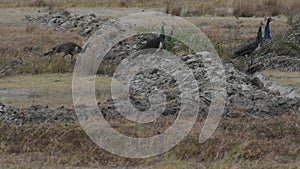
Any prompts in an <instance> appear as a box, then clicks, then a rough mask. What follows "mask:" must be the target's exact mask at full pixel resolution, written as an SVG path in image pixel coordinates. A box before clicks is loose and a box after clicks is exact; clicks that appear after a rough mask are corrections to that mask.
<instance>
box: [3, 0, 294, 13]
mask: <svg viewBox="0 0 300 169" xmlns="http://www.w3.org/2000/svg"><path fill="white" fill-rule="evenodd" d="M0 7H1V8H7V7H104V8H108V7H110V8H116V7H122V8H133V7H140V8H161V9H166V11H167V12H168V13H172V14H175V15H179V14H180V13H182V14H184V15H207V14H209V15H218V16H228V15H235V16H246V17H247V16H263V17H264V16H276V15H281V14H285V15H289V14H291V12H292V11H297V10H299V8H300V1H298V0H210V1H207V0H163V1H161V0H66V1H60V0H27V1H23V0H12V1H11V0H2V1H1V2H0Z"/></svg>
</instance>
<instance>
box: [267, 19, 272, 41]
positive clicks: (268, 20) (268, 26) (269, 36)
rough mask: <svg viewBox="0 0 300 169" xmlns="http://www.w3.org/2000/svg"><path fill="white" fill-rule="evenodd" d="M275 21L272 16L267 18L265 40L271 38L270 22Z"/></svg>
mask: <svg viewBox="0 0 300 169" xmlns="http://www.w3.org/2000/svg"><path fill="white" fill-rule="evenodd" d="M271 21H273V19H272V18H268V19H267V24H266V27H265V40H268V39H271V33H270V22H271Z"/></svg>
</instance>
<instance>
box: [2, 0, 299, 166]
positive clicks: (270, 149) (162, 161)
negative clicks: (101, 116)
mask: <svg viewBox="0 0 300 169" xmlns="http://www.w3.org/2000/svg"><path fill="white" fill-rule="evenodd" d="M176 1H177V2H176V4H179V5H180V6H181V7H182V8H184V10H186V9H188V10H189V11H190V12H191V14H193V15H197V17H186V19H187V20H189V21H191V22H192V23H194V24H195V25H196V26H198V27H199V28H201V30H203V32H205V33H206V34H207V36H208V37H209V38H210V39H211V41H212V42H213V44H214V45H215V47H216V49H217V50H218V52H219V55H220V56H221V57H222V58H223V59H230V57H231V56H232V50H233V49H234V48H235V47H236V46H237V45H238V44H240V43H242V42H245V41H247V40H248V39H250V38H255V36H256V32H257V26H258V24H259V23H260V22H261V21H264V17H265V16H271V15H277V14H278V15H280V16H276V17H274V18H275V21H274V22H272V25H271V26H272V35H276V34H279V35H280V34H281V33H282V32H284V31H286V30H287V28H288V24H287V21H288V17H287V16H282V15H281V14H286V15H290V14H291V13H292V12H293V10H294V9H297V8H298V7H299V6H300V4H299V1H298V0H285V1H283V0H253V1H243V0H225V1H220V0H212V1H206V0H197V1H196V0H187V1H182V0H176ZM170 2H171V1H168V0H165V1H158V0H100V1H98V0H66V1H59V0H27V1H23V0H12V1H11V0H1V1H0V14H1V15H0V68H4V67H7V68H6V69H7V71H8V72H7V74H6V75H5V76H2V75H1V74H0V102H1V103H5V104H8V105H11V106H15V107H18V108H20V107H29V106H31V105H48V106H50V107H51V108H52V107H53V108H57V107H59V106H62V105H64V106H66V107H72V95H71V94H72V91H71V88H72V71H73V67H74V65H72V64H70V60H69V58H65V59H62V58H61V55H60V54H57V55H54V56H52V57H41V56H42V54H43V53H44V52H45V51H47V50H49V49H50V48H51V47H52V46H53V45H55V44H57V43H59V42H61V41H75V42H77V43H79V44H81V45H83V44H84V42H85V41H86V39H84V38H82V37H80V36H78V35H77V34H76V33H75V32H68V31H66V32H59V31H55V30H52V29H46V28H43V27H41V26H38V25H25V24H24V23H23V22H22V20H21V19H22V18H23V17H24V15H25V14H33V13H35V12H36V11H38V10H42V9H44V8H48V7H50V8H51V7H55V8H57V7H58V8H66V9H71V10H76V11H79V12H80V11H85V10H87V9H91V8H92V9H93V10H95V11H97V10H99V11H100V9H103V8H105V9H107V8H118V9H120V8H122V10H126V9H125V8H127V7H128V8H132V9H135V8H139V9H140V8H159V9H161V10H165V8H166V9H169V10H170V9H176V8H178V6H176V5H172V4H171V3H170ZM172 2H174V1H172ZM174 4H175V2H174ZM266 6H268V7H267V8H266V9H265V10H263V9H264V7H266ZM82 7H84V8H82ZM231 8H233V15H236V16H252V15H255V16H261V17H253V18H243V17H241V18H239V19H237V18H235V17H232V16H231V15H232V14H228V11H227V10H228V9H231ZM118 9H113V10H118ZM198 15H199V16H200V17H198ZM203 15H210V16H203ZM227 15H230V17H216V16H227ZM14 59H19V60H22V61H23V65H21V66H20V67H16V68H15V67H12V66H10V65H9V63H10V62H11V61H12V60H14ZM7 65H8V66H7ZM108 69H109V68H108ZM103 71H105V70H103ZM265 74H266V75H267V76H268V77H269V78H271V79H274V80H276V81H277V82H279V83H280V84H281V85H293V86H295V87H300V81H299V77H298V75H299V72H278V71H266V72H265ZM289 77H290V78H289ZM109 86H110V79H109V78H108V77H106V76H102V75H99V76H97V77H96V95H97V99H98V101H99V102H103V101H105V100H106V99H107V98H109V96H110V94H109V93H110V92H109V90H110V88H109ZM204 122H205V119H204V118H201V117H199V118H198V120H197V122H196V124H195V126H194V128H193V130H192V131H191V132H190V133H189V135H188V136H187V137H186V138H185V139H184V140H183V141H182V142H181V143H180V144H179V145H177V146H176V147H175V148H173V149H172V150H170V151H169V152H167V153H164V154H162V155H159V156H156V157H152V158H148V159H129V158H122V157H119V156H116V155H113V154H111V153H109V152H107V151H105V150H103V149H101V148H99V147H98V146H97V145H96V144H95V143H94V142H93V141H91V139H90V138H89V137H88V136H87V135H86V133H85V132H84V131H83V129H82V127H81V126H80V124H77V123H76V124H48V123H45V124H39V125H38V124H28V125H24V126H13V125H9V124H4V123H3V122H0V133H1V134H0V168H1V169H2V168H3V169H4V168H13V169H39V168H47V169H54V168H55V169H56V168H58V169H60V168H61V169H64V168H70V169H71V168H72V169H73V168H80V169H81V168H82V169H84V168H105V169H106V168H148V169H156V168H159V169H160V168H162V169H173V168H174V169H178V168H179V169H180V168H182V169H185V168H195V169H199V168H200V169H202V168H203V169H206V168H211V169H219V168H222V169H232V168H236V169H240V168H243V169H253V168H254V169H277V168H279V169H281V168H284V169H298V168H299V166H300V126H299V124H300V115H299V112H295V113H290V114H284V115H280V116H265V117H260V118H258V117H254V116H251V115H248V114H243V113H241V114H238V115H237V116H236V117H235V118H227V117H223V118H222V120H221V123H220V125H219V127H218V128H217V130H216V132H215V133H214V135H213V137H212V138H210V139H209V140H208V141H207V142H205V143H204V144H199V143H198V137H199V134H200V129H201V128H202V126H203V124H204ZM124 123H125V122H124V121H122V120H115V121H110V124H111V125H112V126H113V127H114V128H115V129H117V130H118V131H121V132H126V131H128V130H129V132H131V133H130V134H133V135H138V136H143V135H149V134H150V135H152V134H153V133H157V132H158V130H162V129H163V128H159V127H157V126H156V127H153V128H146V129H145V128H142V127H141V126H140V125H138V124H134V125H128V124H126V123H125V124H124ZM160 123H161V124H168V125H170V124H172V123H173V120H172V118H169V117H165V118H162V119H161V121H160Z"/></svg>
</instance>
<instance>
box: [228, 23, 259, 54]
mask: <svg viewBox="0 0 300 169" xmlns="http://www.w3.org/2000/svg"><path fill="white" fill-rule="evenodd" d="M262 26H263V23H260V24H259V26H258V31H257V35H256V39H255V40H251V41H250V42H248V43H246V44H243V45H242V46H240V47H238V48H237V49H235V50H234V54H235V55H236V56H244V55H248V54H251V53H253V52H254V51H258V50H260V48H261V46H262V43H263V37H262Z"/></svg>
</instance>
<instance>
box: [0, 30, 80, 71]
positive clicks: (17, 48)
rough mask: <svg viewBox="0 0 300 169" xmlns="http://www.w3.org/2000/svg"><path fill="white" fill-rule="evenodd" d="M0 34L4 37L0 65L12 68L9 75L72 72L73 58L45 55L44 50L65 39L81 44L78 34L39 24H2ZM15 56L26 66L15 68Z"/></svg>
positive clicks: (0, 42)
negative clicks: (13, 60)
mask: <svg viewBox="0 0 300 169" xmlns="http://www.w3.org/2000/svg"><path fill="white" fill-rule="evenodd" d="M0 36H1V37H3V38H2V40H1V41H0V46H1V47H0V53H1V60H0V66H1V67H2V68H4V67H8V69H11V70H10V71H11V72H8V73H9V74H10V73H12V74H18V73H31V74H37V73H44V72H53V73H60V72H65V71H70V70H71V66H70V60H68V58H67V57H66V58H65V59H64V60H63V59H61V58H60V57H55V56H53V57H43V53H44V52H46V51H47V50H50V49H51V47H53V46H54V45H56V44H58V43H61V42H64V41H70V40H71V41H75V42H78V43H79V44H81V43H82V39H81V38H80V37H79V36H78V35H77V34H76V33H73V32H59V31H55V30H52V29H45V28H42V27H40V26H37V25H27V26H1V27H0ZM12 59H19V60H21V61H23V65H22V66H21V67H20V68H19V69H17V70H16V69H15V67H12V66H11V65H10V62H11V60H12Z"/></svg>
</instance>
